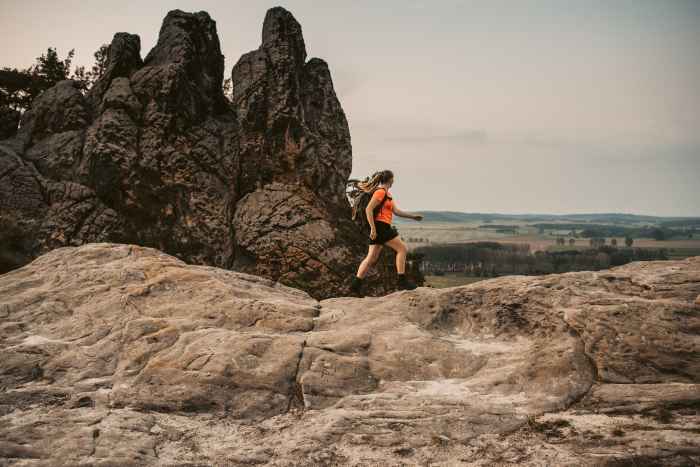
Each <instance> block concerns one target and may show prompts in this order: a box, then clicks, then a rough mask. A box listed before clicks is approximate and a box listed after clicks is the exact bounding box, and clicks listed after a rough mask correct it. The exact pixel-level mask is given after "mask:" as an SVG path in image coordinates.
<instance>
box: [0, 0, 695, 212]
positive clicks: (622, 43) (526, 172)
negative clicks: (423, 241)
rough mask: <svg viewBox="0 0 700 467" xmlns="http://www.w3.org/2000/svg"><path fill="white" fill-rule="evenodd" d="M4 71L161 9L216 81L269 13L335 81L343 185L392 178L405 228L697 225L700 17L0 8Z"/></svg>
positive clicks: (211, 4)
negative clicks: (209, 40) (188, 14)
mask: <svg viewBox="0 0 700 467" xmlns="http://www.w3.org/2000/svg"><path fill="white" fill-rule="evenodd" d="M0 5H1V12H2V14H1V15H0V30H1V31H2V35H3V37H2V41H0V66H17V67H27V66H29V65H31V64H32V63H33V62H34V60H35V58H36V57H37V56H39V55H40V54H41V53H42V52H44V51H45V50H46V48H47V47H49V46H53V47H56V48H57V50H58V53H59V55H60V56H61V57H64V56H65V55H66V54H67V52H68V50H70V49H71V48H75V49H76V57H75V63H76V64H84V65H91V64H92V62H93V57H92V54H93V52H94V51H95V50H96V49H97V48H98V47H99V45H100V44H102V43H109V42H110V41H111V39H112V36H113V34H114V33H115V32H120V31H125V32H130V33H134V34H138V35H139V36H140V37H141V45H142V50H141V54H142V56H143V57H145V56H146V54H147V53H148V51H149V50H150V49H151V47H153V45H155V42H156V39H157V35H158V30H159V28H160V25H161V22H162V19H163V17H164V16H165V14H166V13H167V11H168V10H171V9H175V8H179V9H182V10H185V11H199V10H205V11H207V12H209V14H210V15H211V16H212V18H213V19H214V20H215V21H216V22H217V28H218V31H219V38H220V40H221V46H222V52H223V53H224V55H225V56H226V76H227V77H228V76H230V72H231V67H233V65H234V64H235V62H236V61H237V60H238V58H239V57H240V55H241V54H243V53H245V52H247V51H249V50H253V49H255V48H257V47H258V46H259V45H260V40H261V38H260V36H261V28H262V21H263V18H264V16H265V12H266V10H267V9H268V8H270V7H273V6H277V5H280V6H283V7H285V8H287V9H288V10H289V11H291V12H292V14H294V16H295V17H296V19H297V20H298V21H299V23H301V25H302V30H303V33H304V39H305V41H306V48H307V53H308V57H309V58H311V57H321V58H323V59H324V60H326V61H327V62H328V64H329V66H330V69H331V75H332V78H333V82H334V85H335V89H336V93H337V94H338V97H339V99H340V102H341V104H342V106H343V109H344V110H345V113H346V116H347V118H348V122H349V125H350V132H351V135H352V145H353V173H352V176H353V177H362V176H365V175H367V174H369V173H371V172H374V171H375V170H381V169H385V168H388V169H392V170H393V171H394V174H395V184H394V187H393V188H392V193H393V195H394V198H395V200H396V201H397V204H398V205H399V206H400V207H401V208H402V209H403V210H408V211H416V210H449V211H464V212H499V213H549V214H563V213H592V212H623V213H633V214H649V215H669V216H671V215H673V216H679V215H680V216H684V215H688V216H700V52H698V51H699V50H700V0H685V1H681V0H649V1H647V0H629V1H621V0H614V1H611V0H601V1H593V0H585V1H584V0H579V1H574V0H560V1H547V0H533V1H525V0H513V1H494V0H488V1H487V0H484V1H478V2H477V1H464V2H458V1H447V0H445V1H437V0H435V1H413V2H410V1H378V0H375V1H371V0H370V1H352V2H349V1H343V2H341V1H331V0H325V1H322V0H318V1H311V0H305V1H302V0H299V1H295V0H287V1H280V2H265V1H257V0H256V1H235V0H225V1H222V0H216V1H215V0H209V1H201V0H200V1H153V0H149V1H144V0H140V1H131V0H120V1H119V2H113V1H90V2H85V1H67V0H53V1H39V0H22V1H15V0H0Z"/></svg>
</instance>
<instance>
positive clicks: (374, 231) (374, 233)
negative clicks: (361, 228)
mask: <svg viewBox="0 0 700 467" xmlns="http://www.w3.org/2000/svg"><path fill="white" fill-rule="evenodd" d="M369 238H371V239H372V240H374V239H375V238H377V229H376V228H373V229H371V230H370V231H369Z"/></svg>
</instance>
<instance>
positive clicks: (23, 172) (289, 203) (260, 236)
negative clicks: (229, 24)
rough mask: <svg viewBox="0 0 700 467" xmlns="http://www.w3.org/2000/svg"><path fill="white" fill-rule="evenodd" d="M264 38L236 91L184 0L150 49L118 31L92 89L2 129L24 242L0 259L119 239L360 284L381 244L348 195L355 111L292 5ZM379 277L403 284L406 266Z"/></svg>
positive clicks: (7, 211)
mask: <svg viewBox="0 0 700 467" xmlns="http://www.w3.org/2000/svg"><path fill="white" fill-rule="evenodd" d="M262 39H263V41H262V44H261V46H260V48H259V49H258V50H256V51H253V52H250V53H248V54H245V55H244V56H243V57H241V59H240V60H239V61H238V63H237V64H236V65H235V66H234V67H233V71H232V75H231V77H232V80H233V102H229V101H228V100H227V99H226V98H225V97H224V93H223V89H222V82H223V77H224V56H223V55H222V53H221V49H220V44H219V38H218V35H217V25H216V22H215V21H214V20H212V19H211V18H210V17H209V15H208V14H207V13H206V12H197V13H186V12H183V11H180V10H173V11H171V12H169V13H168V14H167V15H166V17H165V19H164V20H163V24H162V27H161V29H160V34H159V37H158V42H157V44H156V45H155V46H154V47H153V49H152V50H151V51H150V52H149V53H148V54H147V55H146V57H145V58H144V59H143V60H142V59H141V56H140V47H141V43H140V39H139V37H138V36H136V35H133V34H128V33H123V32H120V33H117V34H115V36H114V39H113V40H112V43H111V45H110V47H109V51H108V60H107V66H106V71H105V73H104V75H103V76H102V77H101V78H100V79H99V81H98V82H97V83H96V84H95V85H94V86H93V87H92V88H91V89H90V91H89V92H88V93H87V94H86V95H83V94H82V93H81V92H80V90H79V89H78V87H77V83H75V82H73V81H70V80H66V81H61V82H59V83H58V84H57V85H56V86H54V87H53V88H51V89H49V90H47V91H46V92H44V93H43V94H42V95H40V96H39V97H38V98H37V99H35V101H34V102H32V105H31V109H30V110H28V111H27V112H26V113H25V114H24V115H23V117H22V122H21V127H20V129H19V131H18V132H17V134H16V135H14V137H12V138H10V139H7V140H5V141H2V142H0V195H1V196H0V221H1V222H2V223H3V225H4V226H5V225H7V226H8V227H7V230H11V231H16V232H18V235H17V236H19V237H21V238H22V239H23V240H22V241H21V242H14V241H12V242H11V241H8V240H7V239H6V238H5V237H0V240H3V241H1V242H0V257H2V258H3V260H2V261H1V262H0V266H2V269H1V270H0V271H2V272H5V271H8V270H10V269H13V268H15V267H18V266H21V265H23V264H25V263H26V261H27V260H29V259H31V258H34V257H36V256H38V255H40V254H42V253H45V252H47V251H50V250H51V249H53V248H57V247H60V246H69V245H73V246H75V245H81V244H84V243H89V242H101V241H111V242H124V243H132V244H138V245H143V246H150V247H155V248H158V249H160V250H162V251H165V252H167V253H169V254H172V255H174V256H177V257H178V258H180V259H182V260H184V261H186V262H188V263H192V264H206V265H211V266H218V267H222V268H227V269H234V270H238V271H241V272H248V273H254V274H256V275H263V276H265V277H268V278H270V279H273V280H279V281H281V282H283V283H285V284H287V285H293V286H295V287H298V288H301V289H303V290H306V291H307V292H309V293H310V294H311V295H312V296H314V297H315V298H318V299H321V298H328V297H333V296H339V295H346V294H347V291H348V286H349V284H350V281H351V278H352V277H353V275H354V273H355V271H356V270H357V267H358V265H359V263H360V261H361V260H362V257H363V255H364V254H366V251H367V241H368V239H367V238H365V237H364V236H363V235H362V234H361V233H360V231H359V230H358V229H357V228H356V226H355V225H354V224H353V223H352V221H351V219H350V214H351V209H350V205H349V203H348V200H347V199H346V195H345V186H346V185H345V184H346V181H347V180H348V177H349V175H350V172H351V168H352V148H351V143H350V132H349V129H348V123H347V120H346V117H345V114H344V112H343V109H342V107H341V105H340V102H339V101H338V98H337V96H336V94H335V91H334V90H333V82H332V79H331V75H330V71H329V69H328V66H327V65H326V63H325V62H324V61H323V60H320V59H318V58H312V59H310V60H308V61H307V60H306V48H305V45H304V39H303V37H302V32H301V26H300V25H299V23H298V22H297V21H296V20H295V19H294V17H293V16H292V15H291V13H289V12H288V11H286V10H284V9H283V8H279V7H277V8H272V9H271V10H269V11H268V12H267V15H266V16H265V20H264V24H263V34H262ZM15 128H16V124H15ZM9 136H11V135H9ZM384 256H385V261H384V263H385V264H386V263H389V264H392V263H393V258H394V254H393V252H392V251H386V253H384ZM387 257H388V258H387ZM387 259H388V261H387ZM413 270H414V269H413V268H410V267H409V273H410V272H413ZM414 279H416V280H418V282H420V277H415V278H414ZM367 282H368V289H367V292H368V293H369V294H375V295H376V294H383V293H386V292H388V291H391V290H395V289H396V285H395V273H394V271H393V267H392V268H390V269H389V270H388V271H387V270H385V269H384V268H376V270H374V271H372V276H371V277H370V280H368V281H367Z"/></svg>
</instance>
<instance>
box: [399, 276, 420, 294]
mask: <svg viewBox="0 0 700 467" xmlns="http://www.w3.org/2000/svg"><path fill="white" fill-rule="evenodd" d="M397 284H398V286H399V290H413V289H415V288H416V287H418V286H417V285H416V284H414V283H413V282H411V281H409V280H408V279H406V274H399V280H398V282H397Z"/></svg>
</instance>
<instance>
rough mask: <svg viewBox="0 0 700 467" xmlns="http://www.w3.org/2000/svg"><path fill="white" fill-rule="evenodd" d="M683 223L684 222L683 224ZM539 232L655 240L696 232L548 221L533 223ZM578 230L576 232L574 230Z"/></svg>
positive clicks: (656, 227)
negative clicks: (565, 232)
mask: <svg viewBox="0 0 700 467" xmlns="http://www.w3.org/2000/svg"><path fill="white" fill-rule="evenodd" d="M684 225H685V224H684ZM533 226H534V227H537V229H538V231H539V232H540V233H544V231H545V230H570V231H571V232H570V234H572V235H574V236H577V237H584V238H603V237H630V238H653V239H655V240H668V239H671V238H675V237H684V238H685V237H689V238H692V237H693V234H695V233H696V229H695V228H692V227H691V228H687V227H686V228H685V229H677V228H670V227H668V226H664V225H661V226H643V227H625V226H620V225H605V224H576V223H549V224H542V223H540V224H533ZM577 230H578V231H579V232H576V231H577Z"/></svg>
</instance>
